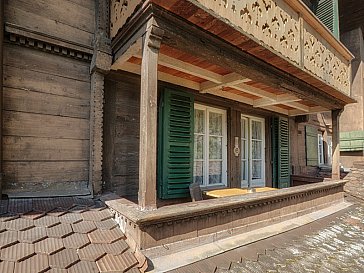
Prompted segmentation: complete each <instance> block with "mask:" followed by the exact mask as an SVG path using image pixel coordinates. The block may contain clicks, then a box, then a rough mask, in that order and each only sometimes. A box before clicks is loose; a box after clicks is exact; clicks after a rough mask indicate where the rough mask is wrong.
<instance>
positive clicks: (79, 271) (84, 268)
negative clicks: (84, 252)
mask: <svg viewBox="0 0 364 273" xmlns="http://www.w3.org/2000/svg"><path fill="white" fill-rule="evenodd" d="M68 273H99V269H98V268H97V265H96V263H95V262H88V261H80V262H78V263H77V264H75V265H73V266H71V267H70V268H69V269H68Z"/></svg>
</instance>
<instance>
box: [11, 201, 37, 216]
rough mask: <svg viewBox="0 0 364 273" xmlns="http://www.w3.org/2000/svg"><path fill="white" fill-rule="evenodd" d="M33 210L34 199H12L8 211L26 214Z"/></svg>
mask: <svg viewBox="0 0 364 273" xmlns="http://www.w3.org/2000/svg"><path fill="white" fill-rule="evenodd" d="M32 210H33V200H32V199H10V200H9V203H8V212H12V213H18V214H24V213H27V212H30V211H32Z"/></svg>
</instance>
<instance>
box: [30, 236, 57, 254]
mask: <svg viewBox="0 0 364 273" xmlns="http://www.w3.org/2000/svg"><path fill="white" fill-rule="evenodd" d="M34 247H35V252H36V253H43V254H47V255H51V254H54V253H56V252H59V251H60V250H62V249H63V248H64V245H63V241H62V239H57V238H47V239H44V240H42V241H39V242H37V243H35V244H34Z"/></svg>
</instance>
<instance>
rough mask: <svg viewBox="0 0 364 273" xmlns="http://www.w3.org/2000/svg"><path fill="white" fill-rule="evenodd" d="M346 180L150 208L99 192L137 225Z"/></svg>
mask: <svg viewBox="0 0 364 273" xmlns="http://www.w3.org/2000/svg"><path fill="white" fill-rule="evenodd" d="M346 182H347V181H346V180H339V181H325V182H320V183H315V184H310V185H302V186H297V187H291V188H285V189H280V190H276V191H269V192H259V193H251V194H247V195H240V196H231V197H223V198H216V199H208V200H203V201H199V202H194V203H192V202H191V203H184V204H178V205H171V206H165V207H162V208H158V209H156V210H152V211H142V210H140V209H139V208H138V205H137V204H135V203H133V202H131V201H129V200H126V199H124V198H121V197H119V196H118V195H116V194H113V193H110V194H106V195H103V196H102V197H101V200H102V201H104V202H105V204H106V205H107V206H109V207H110V208H112V209H113V210H115V211H117V212H119V213H122V214H123V215H124V216H125V217H127V218H128V219H129V220H130V221H132V222H133V223H135V224H138V225H140V226H143V225H146V224H153V223H160V222H161V221H171V220H175V219H183V218H184V217H188V218H190V217H191V216H194V215H201V214H203V213H205V214H209V213H212V212H216V211H221V210H226V209H234V208H236V207H241V206H242V205H245V206H249V205H253V206H254V205H258V204H261V203H262V201H263V202H271V201H275V200H277V199H282V198H292V197H293V196H294V195H297V194H301V195H304V194H309V193H312V192H314V191H320V190H325V189H331V188H336V187H342V186H344V185H345V183H346Z"/></svg>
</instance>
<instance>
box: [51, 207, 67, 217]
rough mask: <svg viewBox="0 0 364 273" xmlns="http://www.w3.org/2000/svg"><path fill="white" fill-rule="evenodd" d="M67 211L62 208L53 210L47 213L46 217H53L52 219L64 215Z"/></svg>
mask: <svg viewBox="0 0 364 273" xmlns="http://www.w3.org/2000/svg"><path fill="white" fill-rule="evenodd" d="M67 212H68V211H67V210H65V209H64V208H55V209H53V210H51V211H49V212H47V215H49V216H53V217H60V216H62V215H64V214H66V213H67Z"/></svg>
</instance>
